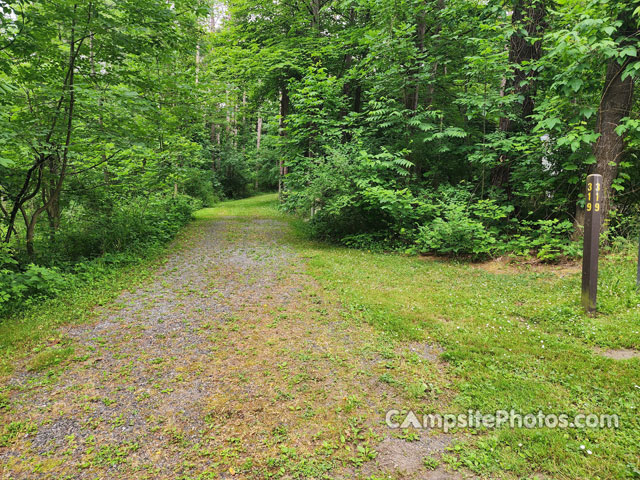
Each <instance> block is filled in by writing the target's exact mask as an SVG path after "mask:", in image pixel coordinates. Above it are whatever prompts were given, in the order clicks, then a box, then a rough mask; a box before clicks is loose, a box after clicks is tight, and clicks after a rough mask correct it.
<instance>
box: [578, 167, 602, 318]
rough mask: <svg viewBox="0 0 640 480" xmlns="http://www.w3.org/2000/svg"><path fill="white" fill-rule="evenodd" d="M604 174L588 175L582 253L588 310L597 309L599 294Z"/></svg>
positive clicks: (583, 297)
mask: <svg viewBox="0 0 640 480" xmlns="http://www.w3.org/2000/svg"><path fill="white" fill-rule="evenodd" d="M603 195H604V192H603V190H602V175H589V176H588V177H587V191H586V198H585V200H586V204H585V219H584V247H583V255H582V306H583V307H584V309H585V310H586V311H587V312H588V313H591V312H595V310H596V296H597V294H598V248H599V246H600V226H601V224H602V200H603Z"/></svg>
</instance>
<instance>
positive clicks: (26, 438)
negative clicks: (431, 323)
mask: <svg viewBox="0 0 640 480" xmlns="http://www.w3.org/2000/svg"><path fill="white" fill-rule="evenodd" d="M190 228H191V230H192V232H191V235H190V236H189V239H188V240H186V241H184V242H183V243H184V245H181V246H180V247H179V248H177V249H176V251H175V252H174V253H173V254H171V255H170V256H169V257H168V259H167V261H166V263H165V264H164V265H163V266H162V267H161V268H160V269H159V270H158V271H157V274H156V275H155V278H154V280H153V281H152V282H151V283H150V284H147V285H144V286H141V287H139V288H137V289H133V292H132V293H129V292H125V293H123V294H122V295H121V296H120V298H119V299H118V300H117V302H114V303H113V304H111V305H107V306H104V307H100V309H99V310H98V312H97V319H96V321H95V322H94V323H92V324H91V325H85V326H81V327H73V328H69V329H68V331H67V332H66V333H67V335H68V336H69V337H70V338H71V339H72V340H73V344H74V345H75V352H74V358H73V361H70V362H69V363H68V364H67V365H65V366H63V367H58V368H55V369H52V370H49V371H44V372H40V373H33V372H28V371H27V370H26V369H25V368H23V369H20V370H18V371H17V373H16V374H15V375H14V376H13V377H12V379H11V380H10V389H11V395H10V399H11V408H10V409H9V411H8V412H6V413H5V414H4V415H3V423H4V424H5V427H4V432H5V433H4V435H3V437H2V441H1V442H0V464H1V465H3V467H2V470H0V472H2V475H1V478H3V479H9V478H12V479H18V478H25V479H36V478H56V479H63V478H69V479H72V478H73V479H75V478H78V479H84V478H86V479H95V478H103V479H115V478H123V479H129V478H134V477H135V478H137V479H144V478H150V479H151V478H154V479H155V478H158V479H160V478H162V479H164V478H166V479H177V478H180V479H185V480H187V479H206V478H269V477H272V476H273V477H275V478H323V477H326V478H369V477H370V476H371V475H373V474H374V473H375V474H377V473H380V472H383V471H387V472H389V473H390V474H392V475H393V476H394V477H396V476H397V477H404V476H405V474H406V475H408V476H411V477H415V478H425V479H428V478H434V479H435V478H458V477H454V476H451V475H450V474H446V473H444V472H443V471H442V469H439V470H437V471H435V472H429V471H427V470H425V469H424V468H422V457H424V456H429V455H430V454H436V455H437V454H439V453H440V452H442V451H443V449H444V448H445V446H446V445H447V443H448V442H449V440H450V439H448V438H447V437H444V436H431V437H430V436H427V435H426V434H424V435H423V438H422V440H421V441H417V442H416V441H413V442H407V441H405V440H403V439H398V438H394V437H392V436H390V430H388V429H386V427H384V426H383V425H381V421H382V420H383V419H384V411H385V409H388V408H391V407H393V406H395V405H397V404H398V403H399V402H404V400H399V399H398V395H400V392H399V388H398V385H394V382H381V381H380V376H381V375H382V374H384V373H385V372H386V371H387V370H388V368H391V367H390V366H389V364H390V363H393V362H397V363H398V365H399V366H400V368H398V369H395V368H396V367H393V368H394V375H396V377H397V378H398V379H399V380H398V381H399V382H401V380H402V378H403V376H404V378H407V379H410V378H411V376H412V375H413V373H414V372H415V371H416V370H420V369H423V368H424V366H425V365H427V364H428V363H429V359H427V358H424V359H423V358H418V359H417V360H416V359H415V357H417V356H416V355H415V354H414V355H413V356H412V357H411V358H412V359H414V360H413V362H412V363H407V362H406V361H403V358H404V357H403V355H410V353H408V352H405V353H396V352H394V351H390V353H388V354H387V355H383V356H381V354H380V352H381V351H383V352H384V351H389V348H390V347H389V345H387V344H386V341H385V339H384V338H381V337H379V336H378V334H377V333H375V332H373V331H372V330H370V329H369V328H368V327H366V326H363V325H361V324H359V323H357V322H353V321H350V320H349V318H350V317H349V314H348V313H347V312H344V311H342V310H341V309H340V308H338V307H337V306H336V304H335V302H331V301H328V300H327V299H326V297H325V295H324V294H323V292H322V291H321V290H320V289H319V287H318V286H317V285H316V284H315V283H314V282H313V281H312V279H310V278H309V276H308V275H306V274H305V273H304V263H303V260H302V259H301V258H300V256H299V255H298V254H296V253H295V250H294V249H293V248H292V246H290V245H289V244H288V243H287V240H286V233H287V229H288V228H289V226H288V225H287V224H286V223H283V222H280V221H277V220H271V219H242V218H232V217H229V218H226V219H224V220H219V221H201V222H198V223H197V224H196V225H194V226H192V227H190ZM385 357H386V358H385Z"/></svg>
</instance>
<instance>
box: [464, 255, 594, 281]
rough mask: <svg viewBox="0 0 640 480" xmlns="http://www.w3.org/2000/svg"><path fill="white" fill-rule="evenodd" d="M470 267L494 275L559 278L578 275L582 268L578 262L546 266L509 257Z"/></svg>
mask: <svg viewBox="0 0 640 480" xmlns="http://www.w3.org/2000/svg"><path fill="white" fill-rule="evenodd" d="M472 265H473V266H474V267H475V268H477V269H480V270H483V271H485V272H489V273H495V274H503V275H513V274H520V273H549V274H552V275H556V276H558V277H561V278H562V277H566V276H570V275H575V274H577V273H580V271H581V268H582V267H581V265H580V263H578V262H568V261H567V262H563V263H554V264H548V263H543V262H541V261H539V260H537V259H532V258H527V259H517V258H516V259H514V258H511V257H498V258H495V259H493V260H489V261H487V262H482V263H475V264H472Z"/></svg>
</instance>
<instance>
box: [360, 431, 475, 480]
mask: <svg viewBox="0 0 640 480" xmlns="http://www.w3.org/2000/svg"><path fill="white" fill-rule="evenodd" d="M452 440H453V437H451V436H450V435H444V434H435V435H434V434H430V433H423V434H422V435H421V436H420V439H419V440H418V441H407V440H404V439H401V438H395V437H387V438H385V439H384V440H383V441H382V442H381V443H380V444H379V445H378V447H377V450H378V457H377V458H376V461H375V465H376V467H377V468H381V469H382V470H383V471H385V472H388V473H391V474H394V475H396V476H398V478H407V479H421V480H462V479H466V478H474V477H472V476H465V475H464V474H463V473H461V472H452V471H449V470H447V469H446V468H445V467H444V466H443V465H439V466H437V467H435V468H434V469H432V468H429V467H427V466H425V460H426V461H427V464H428V461H435V462H439V461H440V458H441V456H442V454H443V453H444V452H445V449H446V448H447V447H448V446H449V445H450V444H451V442H452ZM365 471H366V469H365Z"/></svg>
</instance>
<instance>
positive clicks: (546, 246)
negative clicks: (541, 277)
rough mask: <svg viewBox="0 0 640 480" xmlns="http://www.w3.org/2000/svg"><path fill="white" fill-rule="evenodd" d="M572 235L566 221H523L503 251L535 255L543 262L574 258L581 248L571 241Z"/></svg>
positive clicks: (578, 254) (571, 228)
mask: <svg viewBox="0 0 640 480" xmlns="http://www.w3.org/2000/svg"><path fill="white" fill-rule="evenodd" d="M572 233H573V225H572V224H571V222H569V221H568V220H564V221H561V220H559V219H557V218H554V219H550V220H536V221H526V220H524V221H522V222H520V224H519V225H518V233H517V234H515V235H513V236H512V238H511V239H510V240H509V242H508V243H507V244H506V245H505V247H504V249H505V251H507V252H512V253H515V254H518V255H531V254H532V253H535V255H536V257H537V258H538V259H539V260H542V261H544V262H555V261H558V260H559V259H561V258H563V257H570V258H576V257H579V256H580V254H581V246H580V244H579V243H578V242H575V241H572V240H571V234H572Z"/></svg>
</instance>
